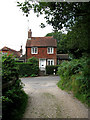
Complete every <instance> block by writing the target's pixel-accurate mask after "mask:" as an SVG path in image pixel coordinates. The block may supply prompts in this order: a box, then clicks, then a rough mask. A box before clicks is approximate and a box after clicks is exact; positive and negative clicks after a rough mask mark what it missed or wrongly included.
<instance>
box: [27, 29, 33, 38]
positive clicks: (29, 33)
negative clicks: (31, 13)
mask: <svg viewBox="0 0 90 120" xmlns="http://www.w3.org/2000/svg"><path fill="white" fill-rule="evenodd" d="M31 37H32V31H31V29H30V30H29V31H28V38H31Z"/></svg>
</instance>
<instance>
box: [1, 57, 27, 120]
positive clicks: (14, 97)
mask: <svg viewBox="0 0 90 120" xmlns="http://www.w3.org/2000/svg"><path fill="white" fill-rule="evenodd" d="M13 79H15V82H14V84H12V85H10V86H6V87H5V88H4V89H3V90H2V111H3V112H2V119H3V120H21V119H22V117H23V114H24V112H25V109H26V106H27V102H28V95H27V94H26V93H25V92H24V90H23V84H22V82H21V80H20V79H19V74H18V67H17V65H16V64H15V59H13V56H11V55H9V56H7V55H3V56H2V83H3V84H7V83H9V82H11V81H13ZM3 84H2V86H3Z"/></svg>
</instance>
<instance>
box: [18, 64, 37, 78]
mask: <svg viewBox="0 0 90 120" xmlns="http://www.w3.org/2000/svg"><path fill="white" fill-rule="evenodd" d="M16 65H17V66H18V67H19V75H20V77H23V76H25V77H27V76H31V75H32V74H35V75H38V73H39V66H38V65H36V64H34V63H33V64H32V63H30V62H27V63H16Z"/></svg>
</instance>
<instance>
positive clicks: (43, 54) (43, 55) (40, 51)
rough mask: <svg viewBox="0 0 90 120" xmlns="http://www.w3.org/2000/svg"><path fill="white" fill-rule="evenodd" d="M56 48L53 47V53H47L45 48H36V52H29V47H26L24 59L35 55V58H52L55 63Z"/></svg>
mask: <svg viewBox="0 0 90 120" xmlns="http://www.w3.org/2000/svg"><path fill="white" fill-rule="evenodd" d="M56 53H57V50H56V48H54V54H47V48H38V54H31V48H26V59H28V58H32V57H36V58H46V59H54V61H55V63H54V64H55V65H56V64H57V63H56V61H57V57H56Z"/></svg>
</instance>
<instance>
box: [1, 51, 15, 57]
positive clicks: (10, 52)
mask: <svg viewBox="0 0 90 120" xmlns="http://www.w3.org/2000/svg"><path fill="white" fill-rule="evenodd" d="M2 52H3V53H7V56H8V55H10V54H13V52H12V51H7V50H4V51H2ZM13 56H14V55H13Z"/></svg>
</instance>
